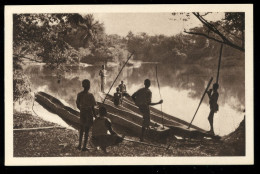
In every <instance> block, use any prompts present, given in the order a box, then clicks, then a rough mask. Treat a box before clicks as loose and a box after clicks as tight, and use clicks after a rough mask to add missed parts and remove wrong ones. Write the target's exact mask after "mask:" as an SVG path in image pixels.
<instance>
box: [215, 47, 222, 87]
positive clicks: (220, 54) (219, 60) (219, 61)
mask: <svg viewBox="0 0 260 174" xmlns="http://www.w3.org/2000/svg"><path fill="white" fill-rule="evenodd" d="M222 48H223V44H221V46H220V52H219V59H218V73H217V79H216V83H217V84H218V78H219V70H220V63H221V56H222Z"/></svg>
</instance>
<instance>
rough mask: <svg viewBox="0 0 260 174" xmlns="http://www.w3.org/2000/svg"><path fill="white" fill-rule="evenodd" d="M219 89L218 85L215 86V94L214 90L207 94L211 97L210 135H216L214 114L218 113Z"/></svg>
mask: <svg viewBox="0 0 260 174" xmlns="http://www.w3.org/2000/svg"><path fill="white" fill-rule="evenodd" d="M218 87H219V85H218V84H217V83H214V84H213V93H212V89H210V90H208V91H207V94H208V96H209V105H210V113H209V117H208V120H209V124H210V131H209V133H212V134H215V133H214V128H213V120H214V113H216V112H217V111H218V103H217V102H218V96H219V94H218Z"/></svg>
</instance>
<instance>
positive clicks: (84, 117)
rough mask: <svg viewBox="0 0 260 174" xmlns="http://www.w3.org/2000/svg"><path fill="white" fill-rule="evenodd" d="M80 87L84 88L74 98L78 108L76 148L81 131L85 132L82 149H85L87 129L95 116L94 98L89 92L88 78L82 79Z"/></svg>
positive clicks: (80, 140)
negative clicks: (78, 119)
mask: <svg viewBox="0 0 260 174" xmlns="http://www.w3.org/2000/svg"><path fill="white" fill-rule="evenodd" d="M82 87H83V88H84V90H83V91H82V92H80V93H78V96H77V100H76V104H77V108H78V109H79V110H80V131H79V145H78V149H79V150H80V149H81V143H82V137H83V133H84V132H85V139H84V143H83V148H82V151H86V150H88V149H87V148H86V145H87V142H88V134H89V129H90V127H91V126H92V124H93V116H94V117H96V114H95V110H94V106H95V105H96V100H95V98H94V96H93V94H92V93H90V92H89V89H90V81H89V80H88V79H85V80H83V81H82Z"/></svg>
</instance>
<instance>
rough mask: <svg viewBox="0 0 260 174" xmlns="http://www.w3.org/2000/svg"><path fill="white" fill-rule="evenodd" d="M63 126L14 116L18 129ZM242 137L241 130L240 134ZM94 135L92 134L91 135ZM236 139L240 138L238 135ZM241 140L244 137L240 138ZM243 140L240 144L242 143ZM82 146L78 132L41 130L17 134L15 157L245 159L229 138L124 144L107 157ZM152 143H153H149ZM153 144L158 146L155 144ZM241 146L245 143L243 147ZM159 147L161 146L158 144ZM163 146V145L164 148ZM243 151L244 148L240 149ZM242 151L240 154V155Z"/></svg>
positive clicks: (124, 142) (27, 116)
mask: <svg viewBox="0 0 260 174" xmlns="http://www.w3.org/2000/svg"><path fill="white" fill-rule="evenodd" d="M50 126H59V125H57V124H55V123H51V122H47V121H44V120H42V119H41V118H39V117H38V116H34V115H32V114H30V113H19V112H15V113H14V124H13V127H14V129H18V128H19V129H22V128H38V127H50ZM239 132H240V134H241V130H240V131H239ZM90 134H91V133H90ZM233 134H235V136H238V134H236V133H233ZM239 136H241V135H239ZM126 138H129V139H133V140H136V141H138V138H137V137H130V136H127V137H126ZM242 141H243V140H242V139H239V142H242ZM77 143H78V131H77V130H74V129H60V128H53V129H41V130H24V131H19V130H16V131H14V157H62V156H71V157H76V156H115V157H116V156H138V157H140V156H219V155H221V156H225V154H226V155H231V156H233V155H242V154H241V148H240V149H238V150H237V149H236V148H234V143H235V144H236V147H239V144H238V143H237V138H235V137H234V135H233V137H229V138H228V136H227V137H225V139H224V140H221V141H216V140H203V141H201V140H188V139H187V140H184V139H180V140H178V139H175V138H174V137H170V138H169V139H168V143H167V144H164V146H167V145H168V144H171V146H170V148H169V149H168V150H166V149H162V148H157V147H151V146H146V145H143V144H138V143H135V142H128V141H123V142H122V143H120V144H119V145H118V146H114V147H108V148H107V151H108V153H107V154H104V153H103V152H102V151H101V150H98V149H96V148H95V147H94V146H93V145H92V144H91V143H90V142H88V147H89V148H91V149H90V151H86V152H82V151H79V150H77V149H76V147H77V145H78V144H77ZM149 143H151V142H149ZM153 144H157V143H155V142H153ZM240 144H241V143H240ZM157 145H159V144H157ZM161 145H162V144H161ZM240 147H241V146H240ZM237 151H239V153H238V152H237Z"/></svg>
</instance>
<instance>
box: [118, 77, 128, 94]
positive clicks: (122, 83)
mask: <svg viewBox="0 0 260 174" xmlns="http://www.w3.org/2000/svg"><path fill="white" fill-rule="evenodd" d="M118 87H119V89H120V92H121V93H122V96H127V97H130V95H129V94H128V93H127V92H126V85H125V84H124V81H121V84H119V85H118Z"/></svg>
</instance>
